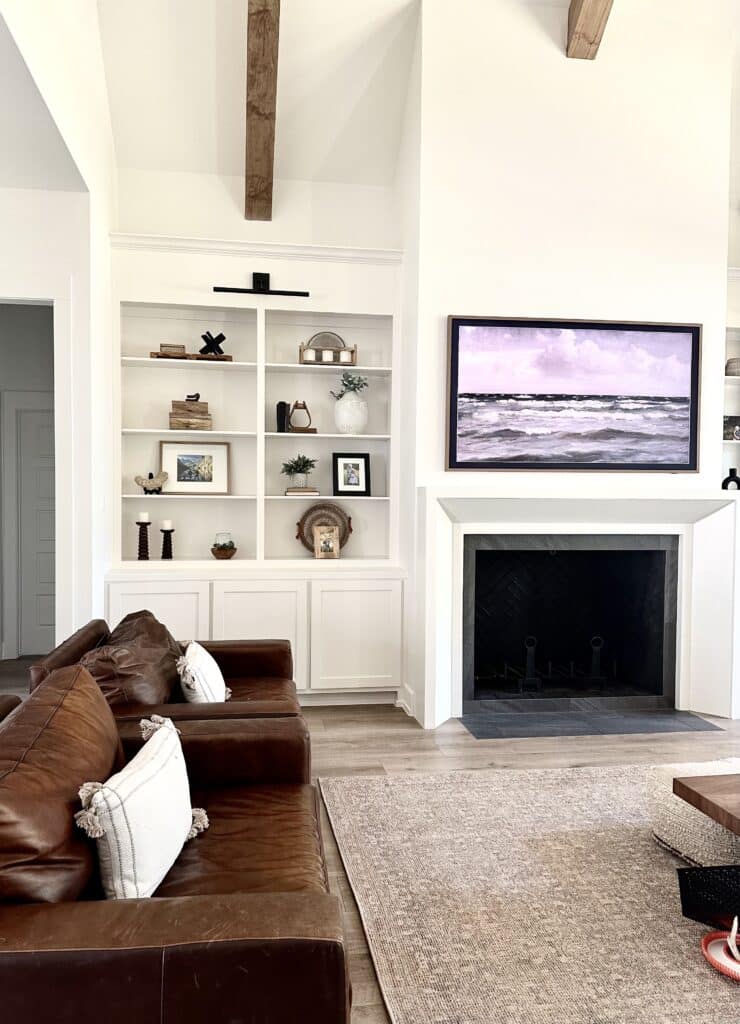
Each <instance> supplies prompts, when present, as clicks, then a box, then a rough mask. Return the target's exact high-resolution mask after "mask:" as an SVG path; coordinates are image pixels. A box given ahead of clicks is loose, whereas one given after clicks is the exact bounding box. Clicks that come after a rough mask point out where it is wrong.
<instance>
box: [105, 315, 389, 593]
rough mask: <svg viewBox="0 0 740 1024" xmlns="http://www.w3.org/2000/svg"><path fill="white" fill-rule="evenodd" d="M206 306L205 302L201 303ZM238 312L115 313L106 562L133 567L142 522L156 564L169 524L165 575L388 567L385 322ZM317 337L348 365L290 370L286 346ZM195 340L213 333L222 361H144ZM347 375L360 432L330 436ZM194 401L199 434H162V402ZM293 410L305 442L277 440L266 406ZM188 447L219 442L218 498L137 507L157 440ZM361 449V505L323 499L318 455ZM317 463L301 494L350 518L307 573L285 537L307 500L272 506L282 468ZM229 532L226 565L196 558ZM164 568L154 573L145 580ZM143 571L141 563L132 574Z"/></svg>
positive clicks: (154, 465)
mask: <svg viewBox="0 0 740 1024" xmlns="http://www.w3.org/2000/svg"><path fill="white" fill-rule="evenodd" d="M214 298H217V297H216V296H214ZM250 298H251V297H250V296H244V299H245V302H244V308H238V307H234V306H219V305H215V304H214V305H207V306H192V305H176V304H152V303H143V302H141V303H140V302H123V303H121V360H120V361H121V374H120V384H121V386H120V490H119V499H120V500H119V502H118V505H119V507H120V534H119V536H120V559H119V562H120V564H121V566H122V567H125V566H129V567H131V568H133V567H134V566H135V565H136V555H137V527H136V525H135V523H136V519H137V516H138V514H139V513H140V512H142V511H147V512H149V514H150V516H151V520H152V523H153V524H154V525H153V527H152V529H151V531H150V550H151V552H152V557H153V558H154V559H156V557H157V552H158V546H159V543H160V537H159V533H158V528H159V527H158V524H159V523H160V521H161V520H163V519H171V520H172V521H173V525H174V527H175V535H174V551H175V558H174V560H173V562H172V563H169V565H171V566H173V567H176V568H183V567H190V568H194V569H195V568H198V567H199V566H201V567H203V566H206V565H207V566H208V570H209V573H210V574H212V575H213V576H214V577H217V576H218V575H219V573H221V574H224V573H225V574H229V573H232V574H233V572H234V571H235V569H238V568H239V567H242V568H245V569H246V568H248V567H249V566H252V567H259V566H260V565H262V566H270V567H275V568H277V567H280V566H282V567H285V568H290V567H295V566H296V565H303V566H304V567H305V568H306V569H307V570H308V569H309V568H313V567H314V566H317V567H320V568H321V570H322V571H324V572H326V571H336V572H342V571H343V569H346V568H348V567H353V568H354V569H356V568H357V567H358V566H360V565H368V566H377V565H382V564H391V562H392V561H393V559H394V558H395V557H396V549H397V520H398V512H397V495H396V494H394V489H393V486H392V482H393V480H394V473H395V467H396V460H397V441H398V438H397V427H396V418H397V417H396V411H395V410H394V408H393V402H394V401H395V400H396V397H395V396H396V395H397V394H398V393H399V392H398V381H397V366H398V363H399V360H398V352H397V346H396V345H394V316H393V314H392V313H389V314H388V315H377V314H374V315H364V314H361V313H326V312H313V311H307V310H293V309H289V308H288V309H286V308H282V309H272V308H269V305H267V304H266V302H267V300H265V299H261V300H260V301H259V304H257V303H255V305H254V306H250V305H249V299H250ZM320 330H332V331H336V332H337V333H338V334H340V335H341V336H342V337H343V338H344V339H345V341H346V342H347V344H348V345H356V346H357V349H358V366H356V367H347V366H323V365H313V366H311V365H309V366H305V365H301V364H299V363H298V347H299V345H300V344H301V342H306V341H307V340H308V338H309V337H310V336H311V335H312V334H314V333H316V332H317V331H320ZM205 331H211V332H212V333H213V334H214V335H216V334H218V333H219V332H223V333H224V334H225V335H226V342H225V351H226V352H228V353H229V354H230V355H232V356H233V359H234V361H233V362H230V363H229V362H205V361H192V360H175V359H172V360H170V359H161V360H160V359H152V358H150V352H156V351H158V349H159V346H160V344H162V343H163V342H179V343H181V344H185V345H186V347H187V350H188V351H190V352H194V351H197V349H198V348H199V347H200V346H201V344H202V342H201V340H200V336H201V335H202V334H203V333H204V332H205ZM346 369H350V370H351V371H352V372H354V373H360V374H362V375H363V376H366V377H368V378H369V387H368V389H367V391H365V392H364V393H363V397H366V398H367V401H368V407H369V421H368V426H367V432H366V433H363V434H352V435H349V434H339V433H337V432H336V427H335V423H334V404H335V400H334V399H333V398H332V397H331V395H330V391H332V390H337V387H338V385H339V379H340V376H341V373H342V372H343V371H344V370H346ZM193 392H200V395H201V399H202V400H203V401H207V402H208V406H209V412H210V413H211V415H212V417H213V430H210V431H209V430H192V431H188V430H178V431H173V430H169V429H168V419H169V411H170V408H171V402H172V400H173V399H184V398H185V396H186V394H192V393H193ZM296 400H299V401H304V402H306V403H307V404H308V407H309V409H310V412H311V416H312V424H313V426H315V427H317V433H316V434H293V433H290V434H283V433H278V432H277V429H276V428H277V422H276V405H277V403H278V402H279V401H285V402H289V403H292V402H294V401H296ZM188 438H193V439H197V440H198V441H199V442H203V441H204V440H209V439H212V440H213V441H224V442H227V443H228V444H229V445H230V468H231V481H230V493H229V494H228V495H224V496H219V495H213V496H211V495H198V496H193V497H191V496H189V495H180V494H167V491H166V487H165V492H164V493H163V494H161V495H155V496H144V495H143V494H142V493H141V490H140V488H139V487H138V486H137V485H136V484H135V483H134V477H135V476H136V475H139V474H141V475H144V476H145V475H146V474H147V473H148V472H154V473H156V472H157V471H158V470H159V446H160V442H161V441H167V440H177V441H182V440H186V439H188ZM335 452H339V453H361V452H363V453H364V452H366V453H368V454H369V456H370V476H371V489H372V496H371V497H368V498H359V497H358V498H347V497H334V496H333V488H332V454H333V453H335ZM299 453H301V454H305V455H309V456H310V457H312V458H316V459H317V460H318V464H317V467H316V470H315V471H314V473H312V474H311V478H310V483H311V484H312V485H313V486H315V487H318V489H319V490H320V493H321V498H324V497H326V498H328V499H329V500H331V501H335V502H336V503H337V504H339V505H340V506H342V507H343V508H344V509H345V510H346V512H347V514H348V515H349V516H351V518H352V526H353V534H352V536H351V538H350V540H349V542H348V544H347V546H346V548H345V549H344V550H343V552H342V558H341V559H340V560H338V561H336V562H333V561H321V562H318V563H317V562H315V561H314V559H313V558H312V556H311V555H310V554H309V552H308V551H306V550H305V549H304V548H303V546H302V545H301V544H300V542H299V541H298V540H296V536H295V535H296V522H297V520H298V519H299V518H300V517H301V516H302V515H303V513H304V512H305V511H306V510H307V509H308V508H309V507H310V506H311V505H312V504H314V503H315V502H316V501H318V500H321V499H320V498H317V497H315V496H308V497H303V496H300V495H299V496H296V495H289V496H287V495H285V494H284V493H283V492H284V490H285V487H286V486H287V484H288V480H287V478H286V477H285V476H283V475H281V472H280V469H281V466H282V463H283V462H285V461H287V460H288V459H290V458H293V457H294V456H295V455H297V454H299ZM225 531H228V532H229V533H231V534H232V536H233V539H234V542H235V544H236V546H237V548H238V554H237V556H236V558H235V559H233V560H231V561H229V562H216V561H215V560H214V559H213V558H212V556H211V554H210V548H211V545H212V543H213V539H214V537H215V534H216V533H217V532H225ZM167 564H168V563H164V564H163V563H157V566H156V568H157V570H158V571H162V570H165V569H166V568H167ZM145 566H146V567H147V568H148V569H150V570H151V569H153V568H154V565H153V563H152V562H150V563H148V565H147V563H144V565H143V566H142V569H144V567H145Z"/></svg>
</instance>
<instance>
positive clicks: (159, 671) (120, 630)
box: [80, 611, 180, 706]
mask: <svg viewBox="0 0 740 1024" xmlns="http://www.w3.org/2000/svg"><path fill="white" fill-rule="evenodd" d="M179 657H180V645H179V644H178V643H177V642H176V641H175V640H174V639H173V638H172V636H171V635H170V633H169V632H168V630H167V628H166V627H165V626H164V625H162V623H161V622H159V620H158V619H156V618H155V617H154V616H153V615H152V613H151V612H147V611H142V612H132V613H131V615H127V616H126V618H125V619H122V620H121V622H120V623H119V624H118V625H117V626H116V628H115V629H114V630H113V632H112V633H111V634H110V636H109V637H108V639H107V641H106V643H105V644H104V645H103V646H101V647H96V648H95V649H94V650H92V651H88V652H87V654H84V655H83V656H82V658H81V659H80V664H81V665H84V666H85V668H86V669H87V670H88V671H89V672H90V674H91V675H92V676H93V678H94V679H95V680H96V682H97V684H98V686H99V687H100V689H101V690H102V691H103V693H104V694H105V698H106V700H107V701H108V703H109V704H111V705H113V706H115V705H117V704H125V703H128V702H131V701H134V702H136V703H139V704H167V703H168V702H169V701H170V699H171V697H172V694H173V692H176V691H178V690H179V686H180V679H179V676H178V674H177V659H178V658H179Z"/></svg>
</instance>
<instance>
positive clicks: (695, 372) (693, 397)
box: [445, 316, 701, 473]
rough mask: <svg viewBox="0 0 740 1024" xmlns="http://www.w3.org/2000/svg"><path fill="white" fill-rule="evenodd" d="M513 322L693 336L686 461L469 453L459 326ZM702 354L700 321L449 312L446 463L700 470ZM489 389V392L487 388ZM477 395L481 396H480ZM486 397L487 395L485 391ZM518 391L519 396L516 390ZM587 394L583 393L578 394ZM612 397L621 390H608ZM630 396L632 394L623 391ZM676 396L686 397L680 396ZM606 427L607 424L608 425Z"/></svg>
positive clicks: (470, 467)
mask: <svg viewBox="0 0 740 1024" xmlns="http://www.w3.org/2000/svg"><path fill="white" fill-rule="evenodd" d="M467 326H470V327H485V326H491V327H503V328H506V327H512V328H524V329H531V330H533V331H536V330H539V329H557V330H571V331H587V332H614V331H620V332H623V331H624V332H629V331H634V332H635V333H639V332H649V333H670V334H676V333H679V334H684V333H685V334H686V335H687V341H690V348H691V366H690V395H689V396H688V403H689V408H688V457H687V459H686V461H685V462H670V461H655V462H651V461H646V460H642V461H635V462H630V461H625V460H613V461H612V460H609V459H603V460H601V459H600V460H597V461H589V462H586V461H579V460H577V459H567V458H563V459H558V458H548V459H547V460H545V459H526V458H517V459H516V460H514V459H512V460H509V459H502V458H500V457H498V458H483V459H480V458H476V459H471V458H466V457H464V456H462V455H461V453H460V451H459V447H460V446H459V438H458V420H459V409H458V399H459V398H460V397H470V395H471V394H472V393H470V392H464V393H462V394H460V393H459V389H458V383H459V375H460V330H461V328H464V327H467ZM700 358H701V325H699V324H668V323H660V324H656V323H632V322H618V321H601V320H561V319H553V318H543V319H540V318H528V317H464V316H450V317H448V382H447V438H446V444H445V455H446V469H447V470H450V471H455V470H465V471H468V472H469V471H485V472H489V471H506V472H512V471H517V470H529V471H531V470H542V471H545V472H547V471H551V470H567V471H570V472H589V471H591V472H592V471H601V472H604V471H616V472H653V473H654V472H669V473H695V472H697V471H698V468H699V467H698V435H699V390H700V389H699V380H700ZM489 394H490V393H489ZM476 397H477V396H476ZM481 397H487V396H481ZM513 397H516V396H513ZM537 397H538V398H539V397H541V398H542V399H548V398H550V399H557V398H558V396H557V395H556V394H546V393H540V392H538V393H537ZM577 397H578V398H583V397H584V396H583V395H580V394H579V395H578V396H577ZM610 397H612V398H614V397H617V396H610ZM619 397H621V398H623V399H625V400H629V399H630V396H629V395H624V396H619ZM660 400H665V401H670V399H662V398H660V399H658V398H656V399H655V401H660ZM677 400H678V401H684V400H685V399H684V398H683V396H681V397H680V398H679V399H677ZM605 424H608V413H607V414H605ZM605 429H608V427H605Z"/></svg>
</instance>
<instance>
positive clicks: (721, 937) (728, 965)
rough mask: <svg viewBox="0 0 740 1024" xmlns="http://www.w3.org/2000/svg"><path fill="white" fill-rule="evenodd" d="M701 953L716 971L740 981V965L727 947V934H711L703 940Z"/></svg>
mask: <svg viewBox="0 0 740 1024" xmlns="http://www.w3.org/2000/svg"><path fill="white" fill-rule="evenodd" d="M701 951H702V953H703V954H704V959H705V960H706V961H707V963H708V964H711V965H712V967H714V969H715V971H719V972H720V974H724V975H725V977H727V978H732V980H733V981H740V963H738V962H737V960H736V959H735V958H734V957H733V956H732V954H731V953H730V949H729V947H728V945H727V932H709V934H708V935H705V936H704V938H703V939H702V940H701Z"/></svg>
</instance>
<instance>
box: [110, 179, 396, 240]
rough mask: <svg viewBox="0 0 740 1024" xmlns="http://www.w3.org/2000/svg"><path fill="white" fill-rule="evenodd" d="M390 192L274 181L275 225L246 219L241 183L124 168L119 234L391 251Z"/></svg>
mask: <svg viewBox="0 0 740 1024" xmlns="http://www.w3.org/2000/svg"><path fill="white" fill-rule="evenodd" d="M392 202H393V192H392V190H391V189H390V188H384V187H381V186H371V185H344V184H340V183H337V182H326V181H313V182H311V181H297V180H280V179H277V180H276V181H275V190H274V197H273V219H272V220H271V221H248V220H245V219H244V178H243V177H236V176H229V177H227V176H221V175H216V174H196V173H193V172H175V171H151V170H146V171H142V170H129V169H126V170H124V169H122V170H121V171H120V175H119V217H118V230H119V231H121V232H130V233H135V234H152V235H170V236H179V237H186V238H189V237H192V238H219V239H229V240H239V241H259V242H287V243H290V244H296V245H337V246H361V247H363V248H378V249H385V248H390V249H393V248H396V247H397V246H398V243H399V230H398V226H397V222H396V220H395V218H394V216H393V209H392Z"/></svg>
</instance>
